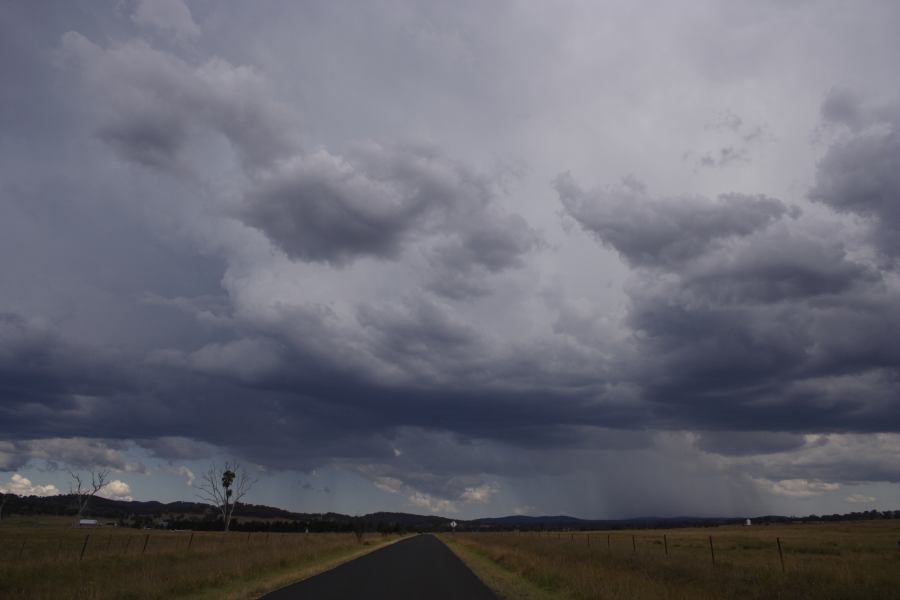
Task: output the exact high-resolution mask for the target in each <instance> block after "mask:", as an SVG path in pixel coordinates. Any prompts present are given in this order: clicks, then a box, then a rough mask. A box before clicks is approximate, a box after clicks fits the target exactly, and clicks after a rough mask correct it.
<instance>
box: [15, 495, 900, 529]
mask: <svg viewBox="0 0 900 600" xmlns="http://www.w3.org/2000/svg"><path fill="white" fill-rule="evenodd" d="M7 497H8V499H7V503H6V506H5V507H4V511H3V515H4V517H6V516H8V515H11V514H18V515H61V516H74V515H75V513H76V512H77V504H76V500H75V496H74V495H71V494H61V495H58V496H16V495H14V494H8V495H7ZM86 516H91V517H95V518H98V519H102V520H107V521H109V520H116V522H117V523H118V524H120V525H129V526H155V527H177V528H184V529H215V528H216V523H217V520H218V512H217V510H216V508H215V507H213V506H212V505H210V504H205V503H202V502H186V501H177V502H168V503H163V502H158V501H156V500H149V501H139V500H113V499H109V498H101V497H95V498H93V499H92V500H91V502H90V505H89V508H88V511H87V515H86ZM235 517H236V519H237V521H238V522H237V524H236V526H235V529H242V530H269V531H306V530H309V531H349V530H352V529H354V528H359V527H363V528H365V529H366V530H379V531H413V530H422V531H439V530H444V531H446V530H448V529H450V523H451V522H453V521H456V523H457V529H458V530H460V531H472V530H511V529H528V530H535V529H537V530H540V529H555V530H558V529H572V530H591V529H626V528H627V529H636V528H672V527H715V526H718V525H734V524H740V523H744V521H745V517H690V516H680V517H638V518H627V519H580V518H578V517H570V516H568V515H544V516H528V515H508V516H505V517H485V518H480V519H451V518H449V517H443V516H439V515H417V514H412V513H402V512H374V513H369V514H366V515H362V516H351V515H345V514H341V513H334V512H326V513H301V512H292V511H288V510H285V509H282V508H276V507H272V506H265V505H261V504H244V503H241V504H239V505H238V507H237V509H236V510H235ZM891 518H895V519H896V518H900V510H895V511H875V510H870V511H865V512H854V513H848V514H844V515H838V514H833V515H822V516H818V515H809V516H806V517H785V516H779V515H766V516H757V517H751V520H752V522H754V523H757V524H765V523H791V522H808V521H840V520H865V519H891Z"/></svg>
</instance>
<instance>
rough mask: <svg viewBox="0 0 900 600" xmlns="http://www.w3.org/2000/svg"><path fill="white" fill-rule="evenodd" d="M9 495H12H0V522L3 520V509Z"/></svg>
mask: <svg viewBox="0 0 900 600" xmlns="http://www.w3.org/2000/svg"><path fill="white" fill-rule="evenodd" d="M11 495H12V494H4V493H0V521H2V520H3V507H4V506H6V501H7V500H9V497H10V496H11Z"/></svg>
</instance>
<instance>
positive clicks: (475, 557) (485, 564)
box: [438, 535, 568, 600]
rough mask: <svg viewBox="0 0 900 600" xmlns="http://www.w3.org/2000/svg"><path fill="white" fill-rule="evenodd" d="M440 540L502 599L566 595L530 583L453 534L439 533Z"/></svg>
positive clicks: (552, 599) (561, 598)
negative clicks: (458, 540) (456, 538)
mask: <svg viewBox="0 0 900 600" xmlns="http://www.w3.org/2000/svg"><path fill="white" fill-rule="evenodd" d="M438 537H439V538H440V539H441V541H442V542H444V543H445V544H447V547H449V548H450V550H452V551H453V553H454V554H456V556H458V557H459V558H460V560H462V561H463V562H464V563H466V566H468V567H469V568H470V569H472V572H473V573H475V575H477V576H478V578H479V579H480V580H481V581H482V582H484V584H485V585H486V586H488V587H489V588H490V589H491V591H492V592H494V593H495V594H497V596H498V597H499V598H501V599H502V600H565V599H567V598H568V596H566V595H564V594H562V593H559V592H550V591H548V590H544V589H542V588H540V587H538V586H537V585H535V584H533V583H531V582H530V581H528V580H527V579H525V578H524V577H522V576H521V575H520V574H519V573H517V572H516V571H514V570H512V569H510V568H508V567H506V566H504V565H501V564H498V563H496V562H494V561H492V560H491V559H490V558H488V557H487V556H485V555H484V554H482V553H480V552H478V551H477V550H474V549H472V548H470V547H468V546H465V545H463V544H460V543H458V542H456V541H455V540H454V536H453V535H439V536H438Z"/></svg>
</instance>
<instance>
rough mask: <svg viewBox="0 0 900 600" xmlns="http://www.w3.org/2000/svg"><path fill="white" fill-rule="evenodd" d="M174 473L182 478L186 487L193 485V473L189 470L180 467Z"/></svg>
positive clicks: (182, 466)
mask: <svg viewBox="0 0 900 600" xmlns="http://www.w3.org/2000/svg"><path fill="white" fill-rule="evenodd" d="M175 472H176V473H177V474H178V475H180V476H181V477H184V482H185V483H186V484H187V485H188V487H190V486H192V485H194V479H195V477H194V472H193V471H191V470H190V469H188V468H187V467H185V466H184V465H181V466H180V467H178V468H177V469H176V470H175Z"/></svg>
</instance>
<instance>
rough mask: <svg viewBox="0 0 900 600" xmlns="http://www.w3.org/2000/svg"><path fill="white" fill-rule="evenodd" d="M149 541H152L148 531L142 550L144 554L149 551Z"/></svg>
mask: <svg viewBox="0 0 900 600" xmlns="http://www.w3.org/2000/svg"><path fill="white" fill-rule="evenodd" d="M149 543H150V534H149V533H148V534H147V537H145V538H144V549H143V550H141V555H143V554H144V553H145V552H147V544H149Z"/></svg>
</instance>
